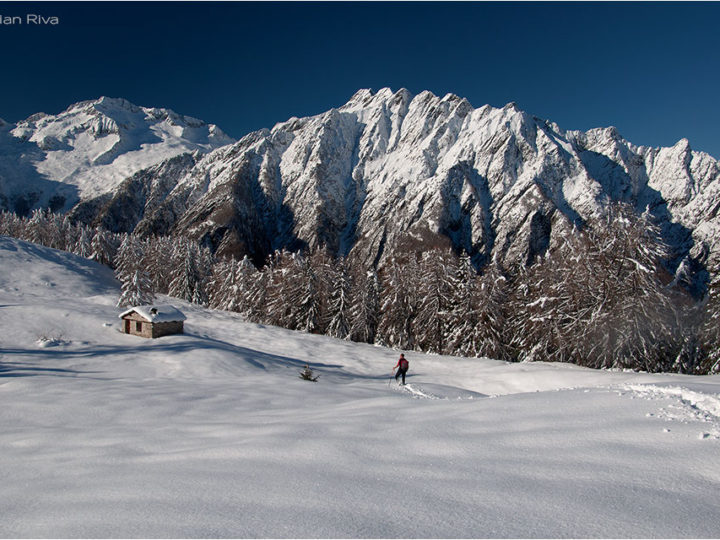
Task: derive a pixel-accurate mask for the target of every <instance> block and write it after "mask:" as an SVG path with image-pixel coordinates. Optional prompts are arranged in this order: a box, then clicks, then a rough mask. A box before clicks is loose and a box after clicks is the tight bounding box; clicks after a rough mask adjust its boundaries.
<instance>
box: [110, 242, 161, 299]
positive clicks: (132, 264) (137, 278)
mask: <svg viewBox="0 0 720 540" xmlns="http://www.w3.org/2000/svg"><path fill="white" fill-rule="evenodd" d="M115 276H116V277H117V279H118V280H119V281H120V283H122V289H121V293H120V298H118V303H117V305H118V306H120V307H125V306H131V305H144V304H150V303H152V301H153V299H154V297H155V295H154V292H153V287H152V281H151V280H150V276H149V275H148V273H147V270H146V269H145V251H144V246H143V243H142V242H141V241H140V240H139V239H138V238H137V237H135V236H133V235H129V234H126V235H124V237H123V240H122V243H121V244H120V247H119V248H118V251H117V255H116V257H115Z"/></svg>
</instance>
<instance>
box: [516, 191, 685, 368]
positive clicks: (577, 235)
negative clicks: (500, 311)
mask: <svg viewBox="0 0 720 540" xmlns="http://www.w3.org/2000/svg"><path fill="white" fill-rule="evenodd" d="M667 256H668V252H667V248H666V246H665V244H664V243H663V242H662V240H661V238H660V231H659V230H658V228H657V227H656V226H655V225H654V224H653V222H652V219H651V217H650V216H649V215H648V214H645V215H643V216H637V215H636V214H635V213H634V210H633V209H632V208H631V207H628V206H627V205H623V204H613V205H611V206H610V207H609V208H608V211H607V215H606V217H605V218H603V219H602V220H600V221H598V222H591V223H589V224H588V226H587V227H586V228H585V229H584V230H582V231H580V232H574V233H573V234H569V235H567V236H566V237H565V239H564V241H563V242H562V243H561V245H560V246H559V247H558V248H557V249H555V250H553V251H552V252H551V253H549V254H548V256H547V257H546V259H545V260H544V261H542V262H540V263H538V264H536V265H534V266H533V267H532V268H530V269H529V270H528V271H527V272H526V273H525V274H524V276H523V279H521V281H520V284H519V287H518V289H517V291H518V294H516V295H515V301H514V307H513V329H514V332H513V335H514V338H513V345H514V346H515V347H516V348H517V349H518V350H519V354H520V359H528V360H535V359H539V360H551V361H565V362H574V363H577V364H580V365H586V366H589V367H595V368H609V367H617V368H632V369H642V370H646V371H660V370H667V369H670V368H671V366H672V365H673V364H674V362H675V359H676V358H677V354H678V351H679V348H680V347H681V345H682V343H681V342H682V338H681V339H678V336H679V334H680V333H679V332H678V328H679V327H678V312H677V311H676V309H675V305H674V300H673V297H672V295H671V293H670V291H669V290H668V288H667V287H666V286H665V285H664V283H663V282H664V281H670V280H669V278H668V279H666V280H664V279H663V277H662V276H663V273H665V272H664V270H663V268H662V262H663V260H665V259H666V258H667Z"/></svg>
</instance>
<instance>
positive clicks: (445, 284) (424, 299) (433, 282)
mask: <svg viewBox="0 0 720 540" xmlns="http://www.w3.org/2000/svg"><path fill="white" fill-rule="evenodd" d="M456 267H457V257H456V256H455V254H454V253H452V251H451V250H449V249H448V250H441V249H433V250H431V251H426V252H425V253H423V254H422V258H421V260H420V266H419V280H418V281H417V286H418V292H419V301H418V307H417V315H416V316H415V317H414V319H413V326H412V329H413V335H414V336H415V346H416V347H417V348H418V349H419V350H421V351H424V352H434V353H444V352H448V351H447V348H446V344H447V340H448V334H449V329H450V326H451V321H450V314H451V312H450V301H451V299H450V297H451V295H452V283H451V281H452V277H453V275H454V273H455V269H456Z"/></svg>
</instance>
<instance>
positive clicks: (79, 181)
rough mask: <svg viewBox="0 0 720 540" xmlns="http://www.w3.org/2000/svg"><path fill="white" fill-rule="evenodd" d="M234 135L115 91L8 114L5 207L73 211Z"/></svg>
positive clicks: (2, 125) (2, 186)
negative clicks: (60, 107) (18, 115)
mask: <svg viewBox="0 0 720 540" xmlns="http://www.w3.org/2000/svg"><path fill="white" fill-rule="evenodd" d="M232 142H234V139H232V138H231V137H228V136H227V135H226V134H225V133H223V132H222V130H220V129H219V128H218V127H217V126H214V125H212V124H206V123H205V122H203V121H201V120H197V119H195V118H190V117H188V116H182V115H180V114H177V113H175V112H173V111H171V110H168V109H154V108H145V107H137V106H135V105H133V104H132V103H130V102H128V101H126V100H124V99H117V98H108V97H102V98H100V99H98V100H95V101H83V102H80V103H76V104H74V105H71V106H70V107H69V108H68V109H67V110H65V111H63V112H61V113H60V114H58V115H48V114H45V113H38V114H34V115H32V116H31V117H29V118H27V119H26V120H23V121H21V122H18V123H17V124H9V123H6V122H2V121H0V208H9V209H13V210H18V211H20V212H26V211H27V210H28V209H32V208H35V207H41V208H42V207H50V208H52V209H53V210H68V209H70V208H72V207H73V206H74V205H75V204H77V203H78V202H79V201H81V200H86V199H90V198H95V197H97V196H99V195H102V194H105V193H109V192H112V191H114V190H115V189H116V188H117V187H118V185H119V184H120V183H121V182H122V181H123V180H125V179H126V178H128V177H129V176H132V175H133V174H135V173H136V172H138V171H140V170H143V169H146V168H148V167H151V166H153V165H157V164H158V163H162V162H164V161H166V160H168V159H171V158H172V157H174V156H177V155H180V154H185V153H195V154H199V153H205V152H209V151H210V150H213V149H215V148H218V147H220V146H224V145H227V144H230V143H232Z"/></svg>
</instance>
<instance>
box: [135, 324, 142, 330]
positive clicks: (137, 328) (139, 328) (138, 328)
mask: <svg viewBox="0 0 720 540" xmlns="http://www.w3.org/2000/svg"><path fill="white" fill-rule="evenodd" d="M135 331H136V332H142V323H141V322H136V323H135Z"/></svg>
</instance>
